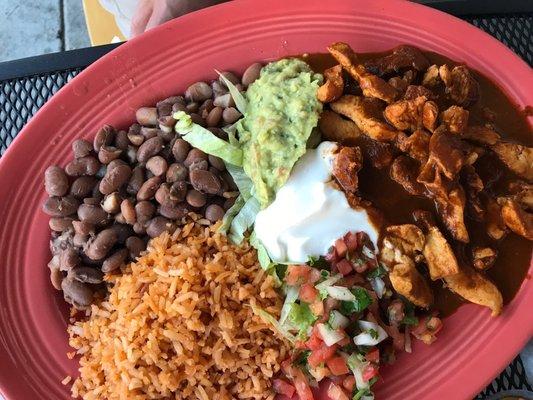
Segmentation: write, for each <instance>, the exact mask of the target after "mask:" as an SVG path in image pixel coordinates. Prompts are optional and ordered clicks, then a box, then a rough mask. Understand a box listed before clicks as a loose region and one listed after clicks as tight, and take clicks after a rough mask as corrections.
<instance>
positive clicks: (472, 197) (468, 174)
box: [462, 165, 485, 221]
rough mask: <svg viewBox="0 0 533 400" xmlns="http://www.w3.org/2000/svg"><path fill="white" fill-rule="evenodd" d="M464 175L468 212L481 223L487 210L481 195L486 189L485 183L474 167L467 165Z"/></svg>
mask: <svg viewBox="0 0 533 400" xmlns="http://www.w3.org/2000/svg"><path fill="white" fill-rule="evenodd" d="M462 175H463V181H464V184H463V187H464V188H465V192H466V197H467V200H468V201H467V210H468V211H469V215H470V216H471V217H472V218H473V219H475V220H477V221H481V220H483V218H484V217H485V208H484V207H483V205H482V203H481V199H480V198H479V194H480V193H481V192H482V191H483V189H484V188H485V185H484V184H483V181H482V180H481V178H480V177H479V175H478V174H477V172H476V170H475V169H474V167H473V166H472V165H465V166H464V168H463V171H462Z"/></svg>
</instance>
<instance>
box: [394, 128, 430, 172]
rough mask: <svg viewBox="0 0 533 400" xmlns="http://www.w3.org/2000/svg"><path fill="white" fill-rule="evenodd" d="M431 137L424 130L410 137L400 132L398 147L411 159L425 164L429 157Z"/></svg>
mask: <svg viewBox="0 0 533 400" xmlns="http://www.w3.org/2000/svg"><path fill="white" fill-rule="evenodd" d="M430 137H431V135H430V134H429V133H427V132H426V131H424V130H423V129H418V130H416V131H414V132H413V133H412V134H411V135H410V136H407V135H406V134H405V133H403V132H400V133H399V134H398V136H397V138H396V146H397V147H398V148H399V149H400V150H401V151H403V152H404V153H406V154H407V155H408V156H409V157H411V158H413V159H415V160H417V161H419V162H421V163H423V164H424V163H425V162H426V161H427V159H428V157H429V139H430Z"/></svg>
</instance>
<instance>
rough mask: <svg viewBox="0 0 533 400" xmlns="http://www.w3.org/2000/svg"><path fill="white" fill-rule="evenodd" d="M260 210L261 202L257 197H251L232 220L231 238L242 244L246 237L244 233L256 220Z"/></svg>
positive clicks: (234, 241)
mask: <svg viewBox="0 0 533 400" xmlns="http://www.w3.org/2000/svg"><path fill="white" fill-rule="evenodd" d="M259 210H260V206H259V202H258V201H257V199H256V198H255V197H250V198H249V199H248V200H246V203H244V206H243V207H242V208H241V210H240V211H239V213H238V214H237V215H236V216H235V218H233V221H231V226H230V230H229V238H230V240H231V241H232V242H233V243H235V244H240V243H241V242H242V241H243V239H244V233H245V232H246V230H247V229H248V228H250V227H251V226H252V225H253V224H254V221H255V217H256V215H257V213H258V212H259Z"/></svg>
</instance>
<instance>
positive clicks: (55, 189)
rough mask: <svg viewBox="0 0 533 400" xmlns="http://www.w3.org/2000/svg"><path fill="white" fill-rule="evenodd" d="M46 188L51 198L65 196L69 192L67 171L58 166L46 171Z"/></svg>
mask: <svg viewBox="0 0 533 400" xmlns="http://www.w3.org/2000/svg"><path fill="white" fill-rule="evenodd" d="M44 188H45V190H46V193H48V194H49V195H50V196H64V195H65V194H67V192H68V177H67V174H65V171H64V170H63V169H62V168H60V167H58V166H57V165H52V166H50V167H48V168H46V171H44Z"/></svg>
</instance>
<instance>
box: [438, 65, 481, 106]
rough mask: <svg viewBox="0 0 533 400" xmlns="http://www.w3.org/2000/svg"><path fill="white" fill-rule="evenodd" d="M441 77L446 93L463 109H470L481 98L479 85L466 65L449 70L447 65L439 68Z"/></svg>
mask: <svg viewBox="0 0 533 400" xmlns="http://www.w3.org/2000/svg"><path fill="white" fill-rule="evenodd" d="M439 77H440V79H441V80H442V81H443V82H444V85H445V86H446V93H448V95H449V96H450V98H451V99H452V100H453V101H454V102H456V103H457V104H458V105H460V106H462V107H468V106H470V105H472V104H473V103H475V102H476V101H477V99H478V98H479V83H478V82H477V81H476V79H475V78H474V76H473V75H472V73H471V72H470V70H469V69H468V68H467V67H465V66H464V65H459V66H457V67H453V69H452V70H450V69H449V67H448V66H447V65H442V66H441V67H440V68H439Z"/></svg>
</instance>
